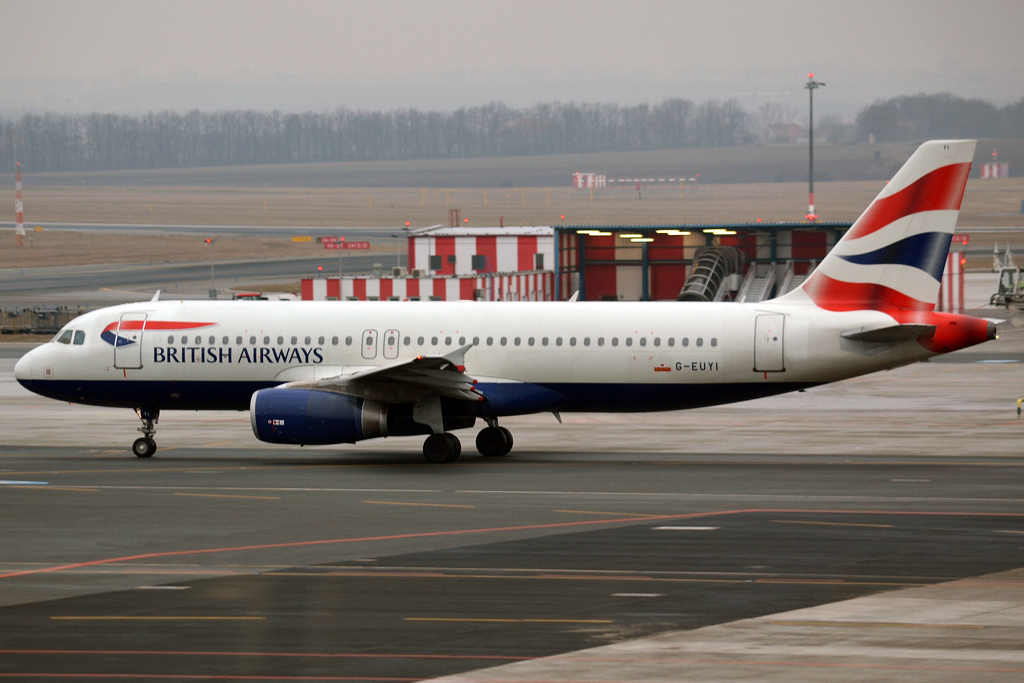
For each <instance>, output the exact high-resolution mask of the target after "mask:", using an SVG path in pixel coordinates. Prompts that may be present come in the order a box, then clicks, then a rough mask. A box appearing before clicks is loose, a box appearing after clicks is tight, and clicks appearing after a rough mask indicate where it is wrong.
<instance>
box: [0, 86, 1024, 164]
mask: <svg viewBox="0 0 1024 683" xmlns="http://www.w3.org/2000/svg"><path fill="white" fill-rule="evenodd" d="M797 116H798V112H797V110H794V109H792V108H788V107H785V106H783V105H779V104H775V103H768V104H765V105H763V106H762V107H761V108H760V109H759V110H758V111H757V112H756V113H755V114H751V113H750V112H748V111H747V110H745V109H744V108H743V107H742V106H741V105H740V103H739V102H738V101H737V100H734V99H730V100H726V101H724V102H721V101H708V102H703V103H701V104H695V103H694V102H692V101H690V100H686V99H667V100H665V101H663V102H661V103H660V104H656V105H648V104H640V105H636V106H620V105H617V104H589V103H583V104H576V103H561V102H552V103H542V104H537V105H534V106H533V107H529V108H523V109H515V108H512V107H509V106H507V105H505V104H503V103H501V102H494V103H491V104H488V105H484V106H480V107H468V108H467V107H464V108H462V109H459V110H457V111H454V112H421V111H418V110H416V109H399V110H393V111H352V110H349V109H344V108H342V109H338V110H336V111H331V112H307V113H304V114H285V113H282V112H279V111H274V112H269V113H267V112H256V111H225V112H200V111H192V112H188V113H186V114H179V113H176V112H169V111H167V112H159V113H150V114H146V115H143V116H124V115H117V114H98V113H94V114H55V113H47V114H42V115H36V114H28V115H25V116H22V117H21V118H19V119H17V120H11V119H2V118H0V168H11V167H12V166H13V164H14V162H15V160H16V158H17V160H20V161H22V162H23V163H24V164H25V168H26V170H33V171H78V170H108V169H143V168H181V167H200V166H231V165H245V164H273V163H295V162H320V161H369V160H373V161H387V160H395V159H438V158H470V157H491V156H519V155H537V154H559V153H588V152H608V151H643V150H661V149H681V148H687V147H725V146H732V145H744V144H753V143H756V142H763V143H770V142H778V141H780V140H779V131H780V130H782V129H780V128H779V126H783V128H786V129H788V130H792V129H791V128H787V126H789V125H790V124H794V122H795V121H796V119H797ZM794 125H795V124H794ZM954 129H955V130H954ZM816 131H817V132H818V133H819V135H820V137H819V139H822V140H825V141H830V142H835V143H842V142H852V141H855V140H858V139H867V138H868V136H869V135H874V136H875V137H876V139H877V140H878V141H880V142H881V141H898V140H903V139H908V140H909V139H925V138H927V137H957V136H968V135H974V136H980V137H996V136H997V135H998V136H1002V137H1024V100H1021V102H1019V103H1017V104H1014V105H1009V106H1007V107H1003V108H998V107H995V106H994V105H992V104H990V103H987V102H983V101H981V100H963V99H961V98H956V97H953V96H952V95H933V96H924V95H920V96H916V97H904V98H896V99H894V100H889V101H886V102H879V103H876V104H873V105H871V106H870V107H867V108H866V109H864V110H863V111H861V113H860V114H859V115H858V117H857V122H856V123H846V122H844V121H843V120H842V118H841V117H838V116H834V115H833V116H825V117H822V119H821V120H820V121H819V123H818V125H817V126H816ZM933 131H935V134H934V135H933V134H932V132H933Z"/></svg>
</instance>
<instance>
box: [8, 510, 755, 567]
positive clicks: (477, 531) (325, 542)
mask: <svg viewBox="0 0 1024 683" xmlns="http://www.w3.org/2000/svg"><path fill="white" fill-rule="evenodd" d="M741 512H751V510H727V511H723V512H694V513H690V514H685V515H662V516H658V517H644V518H643V521H645V522H649V521H657V520H667V519H689V518H694V517H708V516H712V515H715V516H717V515H728V514H737V513H741ZM753 512H756V511H753ZM626 522H631V523H633V524H635V523H636V522H637V518H636V517H628V518H624V519H597V520H588V521H582V522H556V523H552V524H527V525H523V526H507V527H491V528H485V529H455V530H452V531H424V532H420V533H412V534H394V535H391V536H364V537H360V538H333V539H324V540H319V541H293V542H290V543H266V544H262V545H245V546H233V547H228V548H204V549H200V550H170V551H166V552H160V553H143V554H140V555H126V556H124V557H111V558H107V559H103V560H91V561H89V562H76V563H74V564H62V565H57V566H53V567H44V568H42V569H26V570H24V571H20V572H10V573H7V574H0V579H10V578H14V577H17V576H29V575H32V574H43V573H47V572H59V571H66V570H68V569H81V568H83V567H95V566H97V565H103V564H115V563H118V562H131V561H134V560H151V559H154V558H158V557H180V556H182V555H205V554H210V553H229V552H237V551H243V550H269V549H273V548H301V547H304V546H313V545H337V544H341V543H363V542H372V541H397V540H405V539H409V538H432V537H438V536H462V535H467V534H487V533H501V532H509V531H531V530H536V529H559V528H568V527H581V526H594V525H596V524H624V523H626Z"/></svg>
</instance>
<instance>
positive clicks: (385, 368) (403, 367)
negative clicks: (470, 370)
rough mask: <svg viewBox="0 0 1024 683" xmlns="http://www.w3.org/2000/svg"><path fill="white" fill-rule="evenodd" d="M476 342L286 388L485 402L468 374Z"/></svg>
mask: <svg viewBox="0 0 1024 683" xmlns="http://www.w3.org/2000/svg"><path fill="white" fill-rule="evenodd" d="M471 348H473V345H472V344H467V345H466V346H463V347H460V348H458V349H455V350H454V351H452V352H451V353H449V354H446V355H443V356H416V357H415V358H413V359H411V360H403V361H397V362H395V363H390V364H388V365H381V366H378V367H374V368H367V369H365V370H360V371H357V372H354V373H352V374H348V375H344V374H342V375H336V376H334V377H325V378H323V379H319V380H303V381H298V382H288V383H287V384H284V385H283V386H285V387H296V388H299V387H301V388H305V389H319V390H321V391H333V392H337V393H339V394H348V395H351V396H359V397H361V398H366V399H373V400H378V401H386V402H390V403H413V402H416V401H419V400H420V399H423V398H425V397H427V396H429V395H431V394H438V395H440V396H446V397H448V398H454V399H459V400H462V401H483V400H484V397H483V395H482V394H481V393H480V392H478V391H477V390H476V389H475V388H474V386H473V385H474V384H476V380H475V379H473V378H472V377H470V376H469V375H467V374H466V372H465V371H466V351H468V350H469V349H471Z"/></svg>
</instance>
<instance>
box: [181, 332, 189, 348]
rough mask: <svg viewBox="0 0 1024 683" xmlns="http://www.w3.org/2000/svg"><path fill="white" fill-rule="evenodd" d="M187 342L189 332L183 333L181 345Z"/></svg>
mask: <svg viewBox="0 0 1024 683" xmlns="http://www.w3.org/2000/svg"><path fill="white" fill-rule="evenodd" d="M186 344H188V335H187V334H185V335H182V337H181V345H182V346H185V345H186Z"/></svg>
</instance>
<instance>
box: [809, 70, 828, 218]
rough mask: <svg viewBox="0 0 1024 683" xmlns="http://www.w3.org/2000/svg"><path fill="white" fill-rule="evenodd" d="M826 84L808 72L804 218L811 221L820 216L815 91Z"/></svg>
mask: <svg viewBox="0 0 1024 683" xmlns="http://www.w3.org/2000/svg"><path fill="white" fill-rule="evenodd" d="M824 85H825V84H824V83H821V82H819V81H816V80H814V74H807V84H806V85H804V87H805V88H806V89H807V93H808V94H809V95H810V96H811V109H810V116H809V118H808V119H807V138H808V141H809V142H810V155H809V157H808V167H807V215H806V216H804V218H806V219H807V220H809V221H813V220H814V219H816V218H817V217H818V214H816V213H814V91H815V89H817V88H821V87H824Z"/></svg>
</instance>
